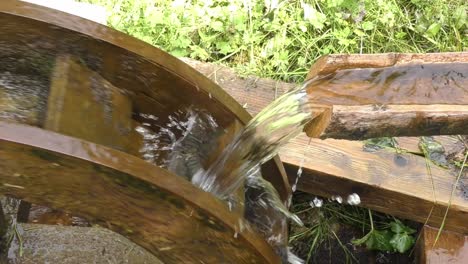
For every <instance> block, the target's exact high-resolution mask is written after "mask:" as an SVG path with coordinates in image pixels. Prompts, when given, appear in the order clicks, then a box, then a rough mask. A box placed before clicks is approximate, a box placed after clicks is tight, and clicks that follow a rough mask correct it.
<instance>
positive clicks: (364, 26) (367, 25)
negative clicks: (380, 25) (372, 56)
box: [361, 21, 374, 31]
mask: <svg viewBox="0 0 468 264" xmlns="http://www.w3.org/2000/svg"><path fill="white" fill-rule="evenodd" d="M361 27H362V29H363V30H366V31H367V30H372V29H374V23H372V22H370V21H365V22H363V23H362V25H361Z"/></svg>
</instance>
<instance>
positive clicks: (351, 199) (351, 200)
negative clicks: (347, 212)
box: [347, 193, 361, 205]
mask: <svg viewBox="0 0 468 264" xmlns="http://www.w3.org/2000/svg"><path fill="white" fill-rule="evenodd" d="M347 202H348V204H350V205H358V204H360V203H361V198H360V197H359V195H358V194H357V193H353V194H350V195H348V199H347Z"/></svg>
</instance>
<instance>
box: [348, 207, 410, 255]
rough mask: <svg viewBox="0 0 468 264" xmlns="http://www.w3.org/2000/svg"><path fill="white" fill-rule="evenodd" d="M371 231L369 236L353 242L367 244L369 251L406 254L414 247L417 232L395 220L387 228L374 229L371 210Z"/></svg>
mask: <svg viewBox="0 0 468 264" xmlns="http://www.w3.org/2000/svg"><path fill="white" fill-rule="evenodd" d="M369 217H370V224H371V230H370V231H369V233H367V235H365V236H364V237H362V238H360V239H356V240H354V241H353V244H355V245H362V244H365V245H366V247H367V249H370V250H380V251H397V252H399V253H405V252H406V251H408V250H409V249H410V248H412V247H413V245H414V243H415V241H416V240H415V238H414V236H412V235H413V234H414V233H416V230H414V229H412V228H410V227H408V226H406V225H405V224H403V223H402V222H401V221H400V220H398V219H394V220H393V221H391V222H389V223H388V224H387V225H386V227H385V228H383V229H382V230H378V229H376V228H374V222H373V220H372V213H371V211H370V210H369Z"/></svg>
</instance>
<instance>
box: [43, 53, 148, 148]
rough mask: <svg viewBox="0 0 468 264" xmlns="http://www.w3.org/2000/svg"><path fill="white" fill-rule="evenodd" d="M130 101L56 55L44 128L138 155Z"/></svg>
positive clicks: (138, 141) (66, 57)
mask: <svg viewBox="0 0 468 264" xmlns="http://www.w3.org/2000/svg"><path fill="white" fill-rule="evenodd" d="M132 111H133V107H132V102H131V100H130V99H129V97H128V96H127V95H125V93H124V91H122V90H120V89H118V88H116V87H115V86H113V85H112V84H111V83H109V82H108V81H107V80H105V79H104V78H102V77H101V76H100V75H98V74H97V73H95V72H93V71H91V70H89V69H88V68H86V67H85V66H83V65H82V64H81V63H80V62H79V61H78V60H77V59H76V58H73V57H72V56H69V55H61V56H58V57H57V60H56V62H55V66H54V71H53V73H52V79H51V85H50V90H49V97H48V103H47V114H46V120H45V123H44V128H45V129H48V130H51V131H55V132H58V133H61V134H65V135H69V136H73V137H77V138H81V139H84V140H87V141H91V142H94V143H97V144H101V145H104V146H108V147H112V148H114V149H118V150H122V151H125V152H127V153H130V154H132V155H135V156H140V154H139V150H140V148H141V146H142V141H143V139H142V137H141V135H139V134H138V133H137V132H136V131H135V124H134V120H133V119H132Z"/></svg>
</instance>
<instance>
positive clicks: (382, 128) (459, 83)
mask: <svg viewBox="0 0 468 264" xmlns="http://www.w3.org/2000/svg"><path fill="white" fill-rule="evenodd" d="M327 75H328V76H329V77H328V78H327V77H325V78H323V77H322V78H323V79H322V80H319V81H317V82H313V83H311V85H310V86H309V89H308V91H309V93H310V100H311V101H312V102H314V104H315V108H314V115H315V118H314V120H312V122H311V123H310V124H309V125H308V126H307V127H306V133H307V135H308V136H310V137H320V138H335V139H353V140H362V139H366V138H374V137H384V136H424V135H457V134H465V133H466V131H468V88H467V87H468V78H466V76H467V75H468V53H466V52H459V53H431V54H372V55H370V54H365V55H329V56H325V57H322V58H321V59H319V60H318V61H317V63H316V64H314V66H312V68H311V71H310V72H309V74H308V76H307V77H308V78H314V77H316V76H327ZM416 78H417V79H418V81H417V82H414V79H416Z"/></svg>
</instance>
